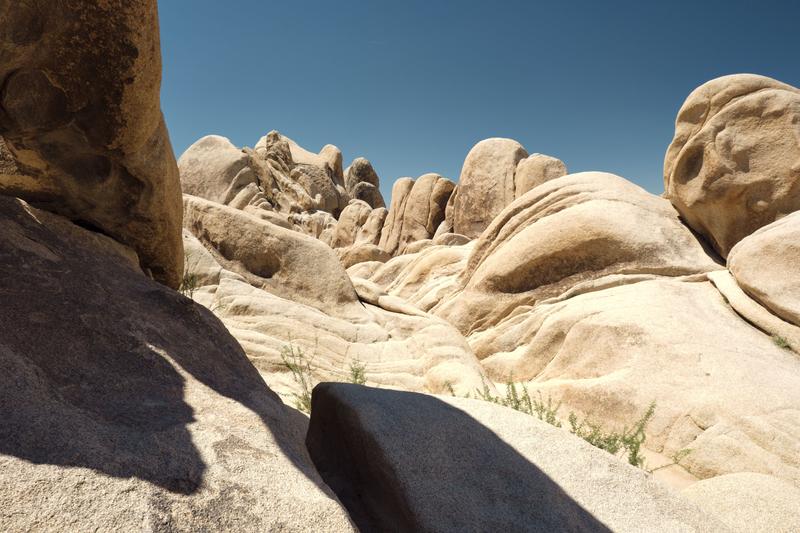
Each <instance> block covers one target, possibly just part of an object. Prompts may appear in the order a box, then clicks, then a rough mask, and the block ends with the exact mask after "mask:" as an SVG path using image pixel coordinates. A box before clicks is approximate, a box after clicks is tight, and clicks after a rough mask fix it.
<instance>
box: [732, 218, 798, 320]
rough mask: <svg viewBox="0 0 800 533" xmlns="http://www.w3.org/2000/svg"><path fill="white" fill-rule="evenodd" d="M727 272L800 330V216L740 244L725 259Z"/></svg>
mask: <svg viewBox="0 0 800 533" xmlns="http://www.w3.org/2000/svg"><path fill="white" fill-rule="evenodd" d="M728 268H730V270H731V272H732V273H733V275H734V277H735V278H736V281H737V282H738V283H739V285H740V286H741V287H742V288H743V289H744V290H745V291H746V292H747V293H748V294H750V295H751V296H753V297H754V298H755V299H756V300H758V301H759V302H760V303H761V304H762V305H764V306H765V307H766V308H767V309H769V310H770V311H772V312H773V313H775V314H776V315H778V316H779V317H781V318H783V319H784V320H786V321H788V322H791V323H793V324H795V325H797V326H800V212H795V213H793V214H791V215H789V216H786V217H784V218H781V219H779V220H777V221H776V222H773V223H772V224H770V225H768V226H764V227H763V228H761V229H759V230H757V231H756V232H755V233H753V234H752V235H750V236H748V237H745V238H744V239H743V240H741V241H739V243H738V244H737V245H736V246H734V247H733V249H732V250H731V253H730V254H729V255H728Z"/></svg>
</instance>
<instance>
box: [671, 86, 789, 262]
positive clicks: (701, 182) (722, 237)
mask: <svg viewBox="0 0 800 533" xmlns="http://www.w3.org/2000/svg"><path fill="white" fill-rule="evenodd" d="M664 188H665V190H666V195H667V197H668V198H669V200H670V201H671V202H672V203H673V205H675V207H676V208H677V209H678V211H680V213H681V215H682V216H683V217H684V219H685V220H686V222H687V223H688V224H689V225H690V226H691V227H692V228H693V229H694V230H696V231H697V232H698V233H700V234H702V235H703V236H704V237H706V238H707V239H708V241H709V242H710V243H711V244H712V245H713V246H714V248H715V249H716V250H717V251H718V252H719V253H720V255H722V256H723V257H727V255H728V253H729V252H730V250H731V248H733V246H734V245H735V244H736V243H737V242H739V241H740V240H741V239H742V238H744V237H746V236H747V235H749V234H751V233H753V232H754V231H755V230H757V229H758V228H760V227H762V226H765V225H767V224H769V223H771V222H773V221H774V220H776V219H777V218H780V217H781V216H783V215H786V214H788V213H790V212H792V211H795V210H797V209H800V90H798V89H796V88H794V87H791V86H789V85H786V84H783V83H780V82H778V81H775V80H773V79H770V78H765V77H763V76H755V75H751V74H737V75H733V76H725V77H722V78H717V79H715V80H711V81H709V82H707V83H705V84H703V85H701V86H700V87H698V88H697V89H695V90H694V91H693V92H692V94H690V95H689V97H688V98H687V99H686V102H684V104H683V106H682V107H681V110H680V111H679V112H678V118H677V119H676V121H675V138H674V139H673V141H672V144H671V145H670V146H669V149H668V150H667V154H666V157H665V159H664Z"/></svg>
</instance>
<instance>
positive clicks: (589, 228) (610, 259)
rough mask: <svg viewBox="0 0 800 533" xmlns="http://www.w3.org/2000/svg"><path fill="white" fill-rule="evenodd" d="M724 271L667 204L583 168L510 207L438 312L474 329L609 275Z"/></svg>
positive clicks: (464, 329)
mask: <svg viewBox="0 0 800 533" xmlns="http://www.w3.org/2000/svg"><path fill="white" fill-rule="evenodd" d="M459 194H461V193H459ZM718 268H722V267H721V266H719V265H717V264H716V263H715V262H714V261H713V260H712V259H711V258H710V257H709V256H708V255H707V254H706V252H705V251H704V249H703V247H702V245H701V244H700V243H699V242H698V240H697V239H696V238H695V237H694V236H693V235H692V233H691V232H690V231H689V230H688V229H686V227H685V226H684V225H683V224H682V223H681V222H680V220H679V219H678V215H677V213H676V212H675V211H674V209H673V208H672V206H670V205H669V202H667V201H665V200H664V199H662V198H658V197H656V196H654V195H651V194H649V193H647V192H645V191H644V190H643V189H641V188H640V187H638V186H636V185H634V184H632V183H630V182H628V181H626V180H624V179H623V178H620V177H618V176H615V175H613V174H606V173H602V172H582V173H578V174H571V175H569V176H564V177H561V178H558V179H555V180H552V181H549V182H546V183H544V184H542V185H540V186H538V187H536V188H535V189H533V190H531V191H529V192H528V193H527V194H525V195H523V196H522V197H520V198H519V199H517V200H516V201H515V202H513V203H512V204H511V205H509V206H508V207H506V208H505V209H504V210H503V212H502V213H500V214H499V215H498V216H497V217H496V218H495V219H494V220H493V221H492V223H491V225H490V226H489V227H488V228H487V229H486V231H484V232H483V234H482V235H481V237H480V239H478V241H477V243H476V245H475V248H474V251H473V252H472V255H471V256H470V259H469V262H468V264H467V266H466V268H465V270H464V271H463V272H462V274H461V284H462V286H463V290H462V291H461V293H460V294H459V295H458V296H457V297H455V298H452V299H451V300H449V301H447V302H443V303H442V305H441V306H440V307H439V308H437V309H436V310H435V312H436V314H438V315H439V316H442V317H444V318H446V319H447V320H448V321H450V322H451V323H453V324H455V325H456V326H457V327H458V328H459V329H460V330H461V331H462V332H464V333H465V334H469V333H471V332H472V331H475V330H479V329H486V328H488V327H491V326H492V325H494V324H496V323H497V322H498V321H499V320H500V319H502V318H503V317H505V316H507V315H509V314H510V313H512V312H513V311H514V309H516V308H517V307H518V306H520V305H531V304H533V303H535V302H537V301H539V300H543V299H546V298H551V297H554V296H558V295H559V294H562V293H564V292H565V291H567V290H569V289H571V288H572V287H575V286H577V285H579V284H582V283H586V282H588V281H590V280H595V279H599V278H602V277H603V276H607V275H610V274H623V275H629V274H647V275H658V276H680V275H686V274H694V273H702V272H707V271H709V270H714V269H718Z"/></svg>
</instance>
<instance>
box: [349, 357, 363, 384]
mask: <svg viewBox="0 0 800 533" xmlns="http://www.w3.org/2000/svg"><path fill="white" fill-rule="evenodd" d="M350 383H355V384H356V385H364V384H366V383H367V365H365V364H364V363H362V362H361V361H359V360H358V359H356V360H354V361H353V362H351V363H350Z"/></svg>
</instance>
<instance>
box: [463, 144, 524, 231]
mask: <svg viewBox="0 0 800 533" xmlns="http://www.w3.org/2000/svg"><path fill="white" fill-rule="evenodd" d="M526 157H528V152H526V151H525V148H523V146H522V145H521V144H520V143H518V142H517V141H514V140H511V139H499V138H498V139H486V140H484V141H481V142H479V143H478V144H476V145H475V146H474V147H473V148H472V150H470V151H469V154H467V158H466V160H465V161H464V167H463V168H462V169H461V177H460V178H459V185H458V187H459V188H458V196H456V198H455V203H454V205H453V232H454V233H461V234H462V235H466V236H467V237H469V238H475V237H478V236H479V235H480V234H481V233H482V232H483V230H484V229H486V228H487V227H488V226H489V223H490V222H491V221H492V220H493V219H494V217H496V216H497V215H498V214H499V213H500V211H502V210H503V208H504V207H505V206H507V205H508V204H510V203H511V202H513V201H514V198H516V194H515V192H514V191H515V183H514V174H515V172H516V170H517V164H518V163H519V162H520V161H521V160H522V159H525V158H526Z"/></svg>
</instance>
